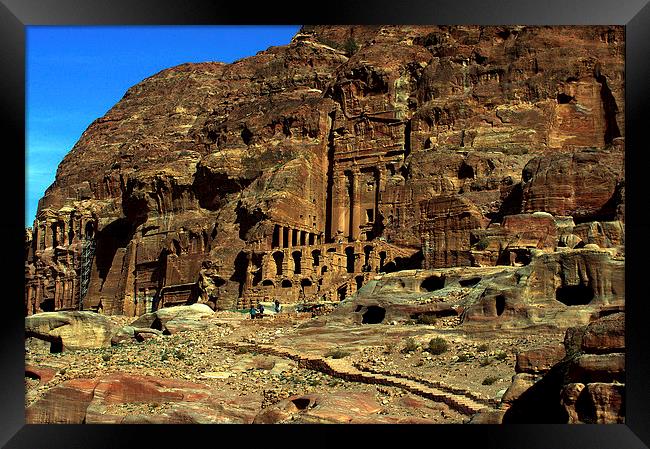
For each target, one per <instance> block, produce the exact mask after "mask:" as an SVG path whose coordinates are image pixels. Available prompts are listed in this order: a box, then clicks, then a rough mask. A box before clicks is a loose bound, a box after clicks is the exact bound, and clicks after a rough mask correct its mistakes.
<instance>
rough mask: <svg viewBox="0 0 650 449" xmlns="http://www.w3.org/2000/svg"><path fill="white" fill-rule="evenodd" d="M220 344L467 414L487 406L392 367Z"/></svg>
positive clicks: (260, 346) (258, 346) (256, 346)
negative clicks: (386, 369) (401, 391)
mask: <svg viewBox="0 0 650 449" xmlns="http://www.w3.org/2000/svg"><path fill="white" fill-rule="evenodd" d="M221 346H223V347H230V348H233V349H236V348H238V347H245V348H247V349H255V350H256V351H257V352H260V353H265V354H271V355H275V356H278V357H283V358H290V359H293V360H297V361H299V362H303V363H304V364H306V365H307V367H308V368H310V369H314V370H318V371H324V372H327V373H328V374H330V375H334V376H337V377H342V378H345V379H347V380H351V381H355V382H365V383H371V384H375V383H380V384H384V385H390V386H394V387H397V388H402V389H405V390H408V391H410V392H412V393H414V394H417V395H419V396H423V397H426V398H429V399H432V400H434V401H437V402H444V403H445V404H447V405H448V406H450V407H451V408H453V409H455V410H456V411H458V412H460V413H464V414H467V415H473V414H475V413H477V412H479V411H481V410H485V409H487V408H489V407H488V406H487V405H485V404H481V403H479V402H476V401H474V400H473V399H471V398H469V397H467V396H465V395H464V394H465V393H466V392H465V391H463V390H461V389H454V388H453V387H447V388H444V387H443V388H442V389H439V388H437V387H435V386H432V385H428V384H430V383H433V384H436V383H437V382H430V381H426V380H424V379H414V378H412V377H411V376H404V375H402V374H401V373H394V372H392V371H390V372H388V373H386V372H378V371H376V370H372V371H371V370H361V369H359V368H358V367H357V366H355V365H353V364H351V363H349V362H347V361H345V360H341V359H327V358H323V357H319V356H315V355H307V354H303V353H300V352H298V351H295V350H291V349H287V348H277V347H275V346H272V345H264V344H251V343H244V342H242V343H236V344H222V345H221ZM373 371H375V372H373ZM445 390H447V391H445ZM449 390H452V391H454V390H455V391H461V394H455V393H453V392H450V391H449Z"/></svg>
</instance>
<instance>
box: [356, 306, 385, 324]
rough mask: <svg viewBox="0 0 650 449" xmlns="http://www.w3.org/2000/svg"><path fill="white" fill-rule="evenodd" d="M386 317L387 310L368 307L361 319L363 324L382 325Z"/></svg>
mask: <svg viewBox="0 0 650 449" xmlns="http://www.w3.org/2000/svg"><path fill="white" fill-rule="evenodd" d="M385 317H386V309H384V308H383V307H379V306H368V308H367V309H366V311H365V312H364V313H363V315H362V318H361V324H380V323H381V322H382V321H384V318H385Z"/></svg>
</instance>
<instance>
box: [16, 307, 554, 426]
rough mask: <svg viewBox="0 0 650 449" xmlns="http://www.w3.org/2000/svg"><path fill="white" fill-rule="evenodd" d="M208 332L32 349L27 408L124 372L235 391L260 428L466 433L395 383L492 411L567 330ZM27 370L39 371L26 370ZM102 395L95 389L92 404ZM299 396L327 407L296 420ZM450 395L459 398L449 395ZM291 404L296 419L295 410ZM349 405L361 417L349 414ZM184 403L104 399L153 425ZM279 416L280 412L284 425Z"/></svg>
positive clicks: (301, 318) (216, 318)
mask: <svg viewBox="0 0 650 449" xmlns="http://www.w3.org/2000/svg"><path fill="white" fill-rule="evenodd" d="M109 318H110V319H111V320H112V321H114V322H115V324H118V325H126V324H128V323H129V322H130V320H128V319H127V318H125V317H109ZM201 324H202V325H201V326H199V327H196V328H188V329H186V330H184V331H181V332H178V333H175V334H173V335H160V336H159V335H154V334H149V335H150V337H149V338H146V339H145V340H144V341H142V342H137V341H134V340H133V341H127V342H124V343H122V344H119V345H115V346H112V347H107V348H99V349H78V350H70V351H63V352H61V353H50V352H49V348H48V347H47V346H43V345H40V346H39V345H37V344H30V345H29V346H28V349H27V353H26V364H27V366H28V372H31V375H29V376H27V377H26V379H25V382H26V389H27V394H26V406H28V408H29V407H30V406H32V407H31V408H32V409H38V407H39V405H38V403H39V400H40V401H41V403H42V401H43V399H44V398H45V399H47V395H48V394H54V393H53V392H56V391H60V390H57V387H58V388H59V389H61V388H62V385H61V384H63V383H64V382H66V381H67V382H68V383H66V384H64V386H65V385H68V384H69V383H70V381H72V380H74V379H76V380H81V379H102V378H103V379H114V378H115V377H116V376H118V375H120V374H122V375H127V376H151V378H154V379H156V381H159V380H161V381H166V380H170V381H171V380H175V381H180V382H185V383H187V384H188V385H190V384H191V385H194V384H199V385H201V386H203V387H197V386H193V387H192V388H194V389H196V388H205V390H206V391H218V392H228V395H229V396H228V397H229V398H230V399H232V398H241V400H243V402H244V403H247V404H248V405H250V406H251V407H252V408H253V409H254V410H252V411H251V413H250V417H252V418H254V419H255V420H256V421H260V420H261V422H425V423H462V422H467V421H468V420H469V418H470V417H471V414H470V413H467V412H463V410H462V409H459V407H457V406H449V405H448V404H446V403H445V402H443V401H441V400H435V399H431V397H427V395H426V394H424V393H422V391H420V390H418V388H419V387H409V385H410V384H406V383H405V384H404V385H402V384H396V383H395V382H402V381H403V382H407V381H408V379H410V380H411V381H414V382H416V384H417V385H423V386H424V385H428V386H436V385H437V387H441V388H444V389H447V390H445V391H452V390H453V389H458V390H459V391H461V390H462V393H460V395H461V396H463V395H465V396H468V395H469V396H470V397H473V398H474V399H476V400H478V401H481V403H482V404H484V406H489V407H490V408H493V407H495V406H496V405H497V403H498V402H497V401H496V399H498V398H500V396H502V395H503V393H504V392H505V390H506V389H507V388H508V387H509V385H510V382H511V379H512V376H513V375H514V374H515V371H514V366H515V354H516V353H517V352H520V351H523V350H526V349H531V348H535V347H539V346H542V345H545V344H549V343H560V342H561V341H562V339H563V335H564V332H562V331H559V330H543V331H533V332H531V330H530V329H527V330H521V331H507V332H504V331H503V330H501V331H499V334H498V335H496V334H494V333H490V332H482V333H477V332H474V333H472V334H468V333H466V332H465V331H463V330H462V328H461V327H453V326H449V325H447V326H445V325H444V324H440V325H422V324H397V325H385V324H383V325H349V324H346V325H343V324H340V323H339V324H336V323H327V322H326V319H325V318H324V317H320V318H311V317H310V316H309V315H307V314H296V313H284V314H281V315H278V316H267V317H264V319H262V320H255V321H251V320H250V319H249V318H248V315H246V314H240V313H235V312H217V313H215V314H214V315H213V316H211V317H209V318H207V319H204V320H201ZM435 337H442V338H444V339H445V341H446V342H447V345H448V346H447V350H446V351H444V352H442V353H441V354H435V353H432V352H430V351H428V350H427V348H428V343H429V341H430V340H431V339H433V338H435ZM255 344H257V345H262V346H263V347H265V348H268V346H271V347H272V348H277V349H279V350H284V349H286V350H290V351H297V353H300V354H302V355H304V356H305V357H311V359H310V361H311V362H314V363H316V364H317V363H318V362H319V361H320V360H327V361H330V362H331V363H333V361H336V363H338V365H337V366H340V367H341V368H336V369H338V370H339V371H341V372H342V371H344V370H347V369H350V370H354V369H355V368H356V369H358V370H359V371H362V372H364V373H366V375H370V374H368V373H371V372H374V373H379V374H386V375H388V376H391V377H390V378H389V379H393V381H389V382H386V378H384V379H383V381H382V380H377V379H378V378H366V379H365V380H364V379H360V380H361V381H351V380H350V378H349V377H350V376H347V377H348V378H345V377H346V376H343V375H337V373H336V372H334V373H331V372H330V373H327V371H328V370H327V369H319V368H318V366H315V365H314V363H312V365H309V364H305V363H302V362H301V360H296V359H295V358H294V359H293V360H292V358H290V357H282V356H277V355H272V354H268V353H263V352H267V351H266V350H263V349H261V348H262V346H260V347H257V346H255ZM301 357H302V356H301ZM29 367H36V368H33V369H32V371H30V370H29ZM34 371H36V372H38V373H37V375H34V374H33V372H34ZM35 377H37V378H38V377H40V381H39V380H38V379H35ZM50 377H51V379H48V378H50ZM395 379H398V380H395ZM399 379H402V380H399ZM391 382H393V383H392V384H391ZM380 383H384V384H383V385H382V384H380ZM183 385H185V384H183ZM173 388H180V387H173ZM183 388H184V387H183ZM162 390H165V389H164V388H163V389H162ZM66 391H67V390H66ZM457 393H458V391H457ZM310 395H312V396H310ZM96 396H97V392H96V391H95V399H93V400H96ZM429 396H430V395H429ZM299 397H302V398H308V399H309V398H315V399H314V401H315V402H314V403H310V407H314V404H315V405H319V407H315V408H313V410H311V411H310V412H304V411H303V412H301V413H297V412H298V411H300V410H301V408H300V407H299V406H298V405H299V404H300V403H299V402H298V401H297V400H296V399H295V398H299ZM450 397H459V396H453V395H451V393H450ZM253 398H254V399H253ZM288 398H289V400H291V399H293V404H295V405H296V407H295V408H297V409H298V410H293V409H292V410H289V411H288V412H287V410H288V409H287V407H286V404H287V403H288V402H287V399H288ZM230 399H229V400H230ZM249 399H250V400H249ZM220 400H223V399H220ZM238 400H240V399H238ZM305 400H307V399H305ZM246 401H248V402H246ZM258 401H259V402H258ZM346 401H348V402H350V401H351V403H353V404H354V407H358V409H357V410H354V411H352V412H351V411H350V404H349V403H348V402H346ZM176 402H177V400H175V399H172V400H169V401H165V400H161V399H160V398H157V399H155V400H151V402H147V400H144V401H137V400H135V401H134V400H124V401H108V400H106V401H105V403H103V404H102V407H103V408H102V411H101V413H100V414H101V415H110V416H118V417H120V416H121V417H125V416H129V415H134V414H135V415H142V416H147V419H148V420H154V421H155V420H156V417H157V416H162V415H165V416H168V415H169V412H170V410H171V409H173V406H174V404H175V403H176ZM305 403H306V402H305ZM289 405H291V404H289ZM354 407H352V409H354ZM275 409H281V410H284V411H283V412H282V413H280V415H278V413H279V412H275V411H274V410H275ZM294 412H296V413H294ZM274 413H275V414H274ZM86 418H88V415H87V416H86ZM170 419H171V418H170ZM172 421H173V419H172ZM243 422H250V419H244V420H243Z"/></svg>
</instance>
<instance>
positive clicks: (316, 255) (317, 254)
mask: <svg viewBox="0 0 650 449" xmlns="http://www.w3.org/2000/svg"><path fill="white" fill-rule="evenodd" d="M311 257H312V259H313V260H314V266H315V267H317V266H318V265H320V250H319V249H315V250H313V251H312V252H311Z"/></svg>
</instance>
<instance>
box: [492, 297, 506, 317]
mask: <svg viewBox="0 0 650 449" xmlns="http://www.w3.org/2000/svg"><path fill="white" fill-rule="evenodd" d="M494 303H495V306H496V309H497V316H501V315H502V314H503V311H504V310H506V297H505V296H503V295H499V296H497V297H496V299H495V300H494Z"/></svg>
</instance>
